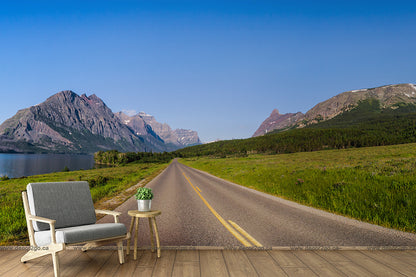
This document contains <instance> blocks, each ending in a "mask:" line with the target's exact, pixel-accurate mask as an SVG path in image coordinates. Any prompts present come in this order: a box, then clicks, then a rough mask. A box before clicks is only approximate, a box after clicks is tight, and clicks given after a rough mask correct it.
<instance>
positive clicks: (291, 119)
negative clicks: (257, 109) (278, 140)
mask: <svg viewBox="0 0 416 277" xmlns="http://www.w3.org/2000/svg"><path fill="white" fill-rule="evenodd" d="M303 117H304V114H303V113H301V112H298V113H286V114H280V113H279V111H278V110H277V109H274V110H273V111H272V113H271V114H270V116H269V117H268V118H266V120H265V121H263V123H262V124H261V125H260V127H259V128H258V129H257V130H256V132H255V133H254V134H253V137H257V136H262V135H264V134H267V133H268V132H270V131H273V130H276V129H285V128H288V127H290V126H292V125H294V124H295V123H296V122H298V121H300V120H302V119H303Z"/></svg>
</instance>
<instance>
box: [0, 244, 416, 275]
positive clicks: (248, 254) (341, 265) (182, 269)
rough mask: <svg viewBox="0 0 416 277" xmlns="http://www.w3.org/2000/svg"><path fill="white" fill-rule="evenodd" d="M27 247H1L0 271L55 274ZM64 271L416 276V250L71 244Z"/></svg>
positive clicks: (49, 262)
mask: <svg viewBox="0 0 416 277" xmlns="http://www.w3.org/2000/svg"><path fill="white" fill-rule="evenodd" d="M25 253H26V251H25V250H3V251H0V276H42V277H48V276H53V267H52V258H51V256H50V255H48V256H45V257H42V258H39V259H35V260H32V261H29V262H27V263H25V264H23V263H21V262H20V258H21V257H22V256H23V255H24V254H25ZM59 260H60V268H61V276H62V277H64V276H105V277H108V276H156V277H159V276H181V277H182V276H184V277H186V276H201V277H205V276H238V277H241V276H416V250H328V251H325V250H259V251H258V250H227V249H223V250H221V249H219V250H212V249H208V250H163V249H162V256H161V258H159V259H158V258H157V256H156V253H152V252H150V251H149V250H139V252H138V258H137V260H136V261H135V260H133V255H132V254H130V255H129V256H127V257H126V263H125V264H123V265H120V264H119V263H118V256H117V251H115V250H90V251H87V252H86V253H84V252H82V251H79V250H78V251H76V250H67V251H64V252H61V253H60V254H59Z"/></svg>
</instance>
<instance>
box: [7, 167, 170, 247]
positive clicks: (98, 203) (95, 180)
mask: <svg viewBox="0 0 416 277" xmlns="http://www.w3.org/2000/svg"><path fill="white" fill-rule="evenodd" d="M167 166H168V164H167V163H164V164H159V163H149V164H131V165H126V166H120V167H109V168H101V169H91V170H78V171H70V172H58V173H51V174H44V175H36V176H30V177H23V178H16V179H10V180H6V181H0V245H27V244H28V237H27V236H28V234H27V229H26V219H25V214H24V211H23V203H22V197H21V192H22V191H23V190H26V186H27V184H29V183H34V182H60V181H88V183H89V184H90V189H91V196H92V198H93V201H94V206H95V208H96V209H111V210H112V209H114V208H115V207H114V206H109V205H108V203H109V201H108V200H109V199H111V198H113V197H114V196H116V195H119V194H120V193H121V192H123V191H125V190H127V189H128V188H130V187H132V186H134V185H136V184H137V183H139V182H140V181H142V183H143V185H144V184H146V183H147V182H148V181H150V180H151V179H152V178H154V177H156V176H157V174H158V173H160V172H161V171H162V170H163V169H165V168H166V167H167ZM143 180H144V181H143ZM134 193H135V192H134V191H133V192H132V194H131V195H133V194H134ZM119 204H121V203H119ZM113 205H115V204H113Z"/></svg>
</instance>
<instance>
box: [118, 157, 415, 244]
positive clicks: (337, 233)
mask: <svg viewBox="0 0 416 277" xmlns="http://www.w3.org/2000/svg"><path fill="white" fill-rule="evenodd" d="M147 187H150V188H152V191H153V193H154V198H153V200H152V209H154V210H161V211H162V214H161V215H160V216H158V217H157V225H158V229H159V236H160V241H161V246H162V247H168V246H173V247H174V246H180V247H186V246H189V247H204V246H208V247H209V246H210V247H212V246H214V247H215V246H218V247H225V248H228V247H229V248H239V247H242V248H244V247H253V248H254V247H257V248H258V247H263V248H271V247H283V248H284V247H290V248H302V247H305V248H311V247H317V248H325V247H333V248H335V249H337V248H342V247H347V248H348V247H376V248H383V247H386V248H388V247H390V248H391V247H398V248H400V247H401V248H410V249H416V235H415V234H412V233H406V232H401V231H397V230H393V229H388V228H383V227H380V226H377V225H372V224H369V223H365V222H361V221H358V220H354V219H350V218H347V217H343V216H339V215H335V214H331V213H328V212H325V211H322V210H318V209H314V208H311V207H307V206H303V205H300V204H297V203H295V202H292V201H288V200H284V199H282V198H279V197H275V196H271V195H268V194H265V193H262V192H259V191H256V190H252V189H249V188H246V187H243V186H240V185H236V184H233V183H231V182H228V181H225V180H223V179H220V178H218V177H215V176H213V175H210V174H208V173H205V172H203V171H200V170H196V169H193V168H190V167H188V166H185V165H183V164H181V163H179V162H178V161H177V160H174V161H173V162H172V163H171V164H170V165H169V166H168V167H167V168H166V169H165V170H164V171H163V172H162V173H161V174H160V175H159V176H157V177H156V178H155V179H153V180H152V181H151V182H149V184H147ZM136 209H137V201H136V200H135V199H134V197H132V198H130V199H129V200H128V201H126V202H125V203H123V204H122V205H121V206H119V207H118V208H117V209H116V210H118V211H121V212H123V215H122V216H121V217H120V221H121V222H123V223H124V224H125V225H126V226H127V227H129V226H130V217H129V216H128V215H127V211H128V210H136ZM148 228H149V226H148V224H147V222H146V221H141V222H140V225H139V245H141V246H147V245H150V239H149V230H148Z"/></svg>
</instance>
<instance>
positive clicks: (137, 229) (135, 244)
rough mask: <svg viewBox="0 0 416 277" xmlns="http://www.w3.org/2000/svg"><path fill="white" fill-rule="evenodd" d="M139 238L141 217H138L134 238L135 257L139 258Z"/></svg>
mask: <svg viewBox="0 0 416 277" xmlns="http://www.w3.org/2000/svg"><path fill="white" fill-rule="evenodd" d="M138 238H139V218H136V237H135V238H134V259H135V260H137V241H138Z"/></svg>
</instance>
